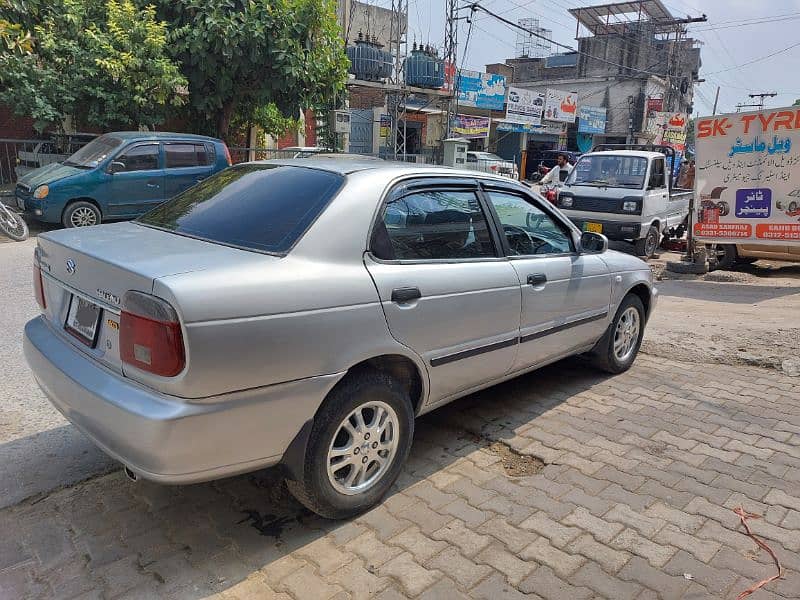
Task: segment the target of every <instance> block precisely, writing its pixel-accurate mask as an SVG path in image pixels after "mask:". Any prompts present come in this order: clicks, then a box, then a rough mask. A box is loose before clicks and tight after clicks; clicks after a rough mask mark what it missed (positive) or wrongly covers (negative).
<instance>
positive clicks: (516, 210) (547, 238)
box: [489, 191, 574, 256]
mask: <svg viewBox="0 0 800 600" xmlns="http://www.w3.org/2000/svg"><path fill="white" fill-rule="evenodd" d="M489 200H490V201H491V203H492V206H494V210H495V212H496V213H497V216H498V217H499V219H500V224H501V225H502V226H503V233H504V234H505V237H506V240H507V241H508V246H509V249H510V250H511V254H512V255H516V256H526V255H533V254H564V253H568V252H573V251H574V247H573V244H572V239H571V237H570V235H569V232H568V231H567V230H566V228H565V227H564V226H562V225H561V224H560V223H558V222H557V221H555V220H554V219H553V217H551V216H550V215H549V214H547V213H546V212H544V211H543V210H542V209H540V208H539V207H537V206H535V205H534V204H532V203H531V202H529V201H528V200H527V199H525V198H524V197H522V196H519V195H517V194H511V193H507V192H499V191H490V192H489Z"/></svg>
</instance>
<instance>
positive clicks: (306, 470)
mask: <svg viewBox="0 0 800 600" xmlns="http://www.w3.org/2000/svg"><path fill="white" fill-rule="evenodd" d="M413 435H414V411H413V409H412V406H411V400H410V399H409V396H408V392H407V391H406V390H405V389H404V388H403V387H402V386H400V385H399V384H398V383H397V382H396V381H395V380H394V379H392V378H391V377H389V376H388V375H386V374H385V373H381V372H378V371H371V370H370V371H363V372H361V373H358V374H354V375H351V376H349V377H348V378H347V379H345V380H344V381H342V382H341V383H339V384H338V385H337V386H336V387H335V388H334V389H333V391H331V393H330V394H329V395H328V398H326V400H325V402H324V404H323V405H322V408H321V409H320V410H319V412H318V413H317V416H316V417H315V418H314V424H313V426H312V428H311V434H310V435H309V439H308V444H307V446H306V454H305V460H304V464H303V473H302V477H300V478H298V479H300V480H299V481H297V480H287V482H286V484H287V487H288V488H289V491H291V492H292V494H293V495H294V496H295V497H296V498H297V499H298V500H299V501H300V502H301V503H302V504H303V505H305V506H306V507H307V508H308V509H310V510H312V511H313V512H315V513H317V514H319V515H321V516H323V517H326V518H328V519H346V518H348V517H352V516H354V515H357V514H359V513H361V512H364V511H365V510H367V509H368V508H370V507H372V506H374V505H375V504H377V503H378V502H380V500H381V498H383V496H384V495H385V494H386V492H387V491H388V490H389V487H390V486H391V485H392V483H394V481H395V479H397V476H398V475H399V474H400V470H401V468H402V466H403V463H404V462H405V460H406V457H407V456H408V452H409V450H410V449H411V441H412V438H413Z"/></svg>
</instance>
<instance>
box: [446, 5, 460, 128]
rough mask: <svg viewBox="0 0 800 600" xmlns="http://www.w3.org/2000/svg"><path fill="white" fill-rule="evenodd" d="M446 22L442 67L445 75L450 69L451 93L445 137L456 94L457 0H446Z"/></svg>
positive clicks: (451, 116) (450, 120) (451, 118)
mask: <svg viewBox="0 0 800 600" xmlns="http://www.w3.org/2000/svg"><path fill="white" fill-rule="evenodd" d="M446 11H447V14H446V15H445V18H446V23H445V26H444V69H445V77H447V71H448V69H452V80H451V81H450V85H451V86H453V89H452V90H451V92H452V95H451V97H450V99H449V100H448V102H447V110H446V111H445V112H446V114H445V119H446V120H447V122H446V123H445V126H444V137H445V139H447V138H449V137H450V128H451V124H452V121H453V110H454V98H456V97H457V96H458V89H457V87H458V16H457V15H458V3H457V0H447V4H446Z"/></svg>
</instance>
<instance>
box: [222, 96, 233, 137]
mask: <svg viewBox="0 0 800 600" xmlns="http://www.w3.org/2000/svg"><path fill="white" fill-rule="evenodd" d="M235 107H236V99H235V98H231V99H230V100H228V101H227V102H226V103H225V104H223V105H222V109H220V111H219V113H218V114H217V137H218V138H220V139H223V140H224V139H225V138H227V137H228V131H229V129H230V126H231V119H232V118H233V109H234V108H235Z"/></svg>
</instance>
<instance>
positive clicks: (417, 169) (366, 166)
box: [239, 158, 522, 185]
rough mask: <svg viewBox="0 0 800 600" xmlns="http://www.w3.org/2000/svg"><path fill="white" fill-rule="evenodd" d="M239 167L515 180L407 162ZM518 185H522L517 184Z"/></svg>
mask: <svg viewBox="0 0 800 600" xmlns="http://www.w3.org/2000/svg"><path fill="white" fill-rule="evenodd" d="M239 164H268V165H282V166H287V167H303V168H306V169H319V170H322V171H330V172H332V173H338V174H339V175H350V174H351V173H358V172H362V171H370V172H372V173H375V172H385V173H386V175H387V176H388V177H398V176H400V177H402V176H414V175H419V176H423V177H424V176H437V175H438V176H440V177H457V178H466V179H487V180H492V181H497V182H501V183H510V182H516V183H519V182H518V181H516V180H515V179H509V178H508V177H502V176H500V175H492V174H489V173H483V172H480V171H470V170H467V169H455V168H453V167H440V166H435V165H417V164H413V163H407V162H399V161H398V162H394V161H386V160H374V159H373V160H363V161H359V160H352V159H336V158H318V159H316V160H313V161H310V160H308V159H304V158H275V159H270V160H259V161H255V162H252V163H239ZM520 185H522V184H521V183H520Z"/></svg>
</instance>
